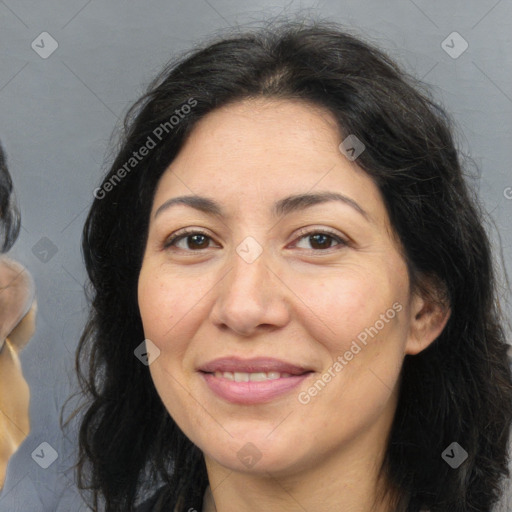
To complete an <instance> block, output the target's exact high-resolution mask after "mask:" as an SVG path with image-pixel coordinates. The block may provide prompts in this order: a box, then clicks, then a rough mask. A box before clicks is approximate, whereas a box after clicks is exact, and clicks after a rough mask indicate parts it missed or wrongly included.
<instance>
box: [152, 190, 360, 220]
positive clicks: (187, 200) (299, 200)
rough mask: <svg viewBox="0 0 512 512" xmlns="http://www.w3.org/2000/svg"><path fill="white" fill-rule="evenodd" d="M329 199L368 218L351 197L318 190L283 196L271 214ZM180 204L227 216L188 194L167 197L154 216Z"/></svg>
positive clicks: (206, 200)
mask: <svg viewBox="0 0 512 512" xmlns="http://www.w3.org/2000/svg"><path fill="white" fill-rule="evenodd" d="M331 201H338V202H341V203H344V204H346V205H348V206H350V207H351V208H353V209H354V210H355V211H356V212H358V213H359V214H361V215H362V216H363V217H364V218H365V219H366V220H370V216H369V215H368V213H367V212H366V211H365V210H364V209H363V208H361V206H359V204H357V203H356V202H355V201H354V200H353V199H351V198H350V197H347V196H345V195H343V194H338V193H337V192H318V193H307V194H295V195H292V196H288V197H285V198H283V199H280V200H279V201H277V202H276V203H275V204H274V206H273V208H272V214H273V215H274V216H276V217H279V216H284V215H288V214H290V213H292V212H296V211H302V210H305V209H307V208H310V207H312V206H316V205H319V204H323V203H328V202H331ZM178 204H182V205H185V206H189V207H191V208H194V209H196V210H199V211H201V212H203V213H206V214H209V215H213V216H215V217H227V215H226V214H225V213H224V210H223V209H222V206H221V205H220V204H219V203H217V202H216V201H214V200H213V199H210V198H208V197H203V196H197V195H189V196H179V197H173V198H171V199H168V200H167V201H165V203H163V204H162V205H160V206H159V207H158V209H157V210H156V212H155V215H154V218H156V217H157V216H158V215H159V214H160V213H162V212H163V211H164V210H168V209H169V208H171V207H172V206H174V205H178Z"/></svg>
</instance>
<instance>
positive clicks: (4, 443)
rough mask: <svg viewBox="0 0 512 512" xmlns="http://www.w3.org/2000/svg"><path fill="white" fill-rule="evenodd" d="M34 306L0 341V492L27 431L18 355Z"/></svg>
mask: <svg viewBox="0 0 512 512" xmlns="http://www.w3.org/2000/svg"><path fill="white" fill-rule="evenodd" d="M36 314H37V304H36V302H34V303H33V304H32V307H31V308H30V310H29V312H28V313H27V314H26V315H25V316H24V317H23V318H22V320H21V321H20V322H19V323H18V325H17V326H16V327H15V328H14V329H13V330H12V331H11V333H10V334H9V336H8V337H7V339H5V340H1V341H0V489H1V488H2V487H3V483H4V480H5V474H6V471H7V463H8V462H9V458H10V457H11V455H12V454H13V453H14V452H15V451H16V450H17V449H18V447H19V446H20V444H21V443H22V442H23V440H24V439H25V438H26V437H27V435H28V434H29V431H30V418H29V405H30V389H29V387H28V384H27V382H26V381H25V378H24V377H23V370H22V368H21V364H20V359H19V355H18V354H19V352H20V351H21V350H22V349H23V348H24V347H25V345H26V344H27V343H28V341H29V340H30V338H32V336H33V335H34V331H35V324H36Z"/></svg>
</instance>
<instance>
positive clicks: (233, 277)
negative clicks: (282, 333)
mask: <svg viewBox="0 0 512 512" xmlns="http://www.w3.org/2000/svg"><path fill="white" fill-rule="evenodd" d="M268 263H269V262H268V261H267V258H266V255H265V252H263V253H262V254H261V255H260V256H259V257H258V258H257V259H256V260H255V261H253V262H251V263H248V262H247V261H245V260H244V259H243V258H242V257H240V256H239V254H238V253H237V252H235V251H233V256H232V258H231V260H230V265H229V268H230V270H229V271H228V273H227V275H226V276H225V278H224V279H222V281H221V282H219V284H218V287H216V288H215V290H216V293H217V295H216V297H215V303H214V305H213V307H212V311H211V315H210V318H211V320H212V322H213V323H214V325H216V326H217V327H218V328H219V329H222V330H232V331H233V332H235V333H237V334H239V335H241V336H246V337H249V336H251V335H254V334H257V332H258V331H269V330H273V329H277V328H279V327H283V326H284V325H286V324H287V323H288V321H289V319H290V300H289V296H290V293H289V290H288V288H287V287H286V285H285V284H284V282H283V281H282V278H280V276H279V275H278V273H277V272H275V271H273V270H272V269H271V268H270V267H269V265H268Z"/></svg>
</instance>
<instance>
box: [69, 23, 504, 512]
mask: <svg viewBox="0 0 512 512" xmlns="http://www.w3.org/2000/svg"><path fill="white" fill-rule="evenodd" d="M258 97H265V98H276V99H285V100H286V99H293V100H302V101H305V102H307V103H309V104H314V105H318V106H321V107H323V108H326V109H327V110H328V111H330V112H331V113H332V114H333V115H334V117H335V118H336V120H337V122H338V125H339V130H340V134H341V135H342V136H343V137H345V136H347V135H348V134H354V135H355V136H357V138H358V139H360V140H361V141H362V142H363V143H364V144H365V146H366V150H365V151H364V152H363V153H362V154H361V155H360V156H359V158H358V160H357V163H358V164H359V166H360V167H361V168H362V169H363V170H364V171H365V172H366V173H367V174H368V175H369V176H370V177H371V178H372V179H373V181H374V182H375V184H376V185H377V186H378V188H379V189H380V191H381V193H382V197H383V199H384V202H385V206H386V208H387V212H388V214H389V217H390V220H391V223H392V226H393V228H394V232H395V235H396V236H397V238H398V239H399V240H400V242H401V245H402V246H403V251H404V258H405V260H406V262H407V265H408V268H409V272H410V281H411V284H412V286H413V288H416V289H418V288H420V289H422V290H423V291H424V292H426V291H428V290H430V293H432V294H433V295H434V296H437V298H438V300H441V301H445V303H447V304H449V306H450V308H451V316H450V318H449V321H448V323H447V325H446V327H445V329H444V330H443V332H442V334H441V335H440V336H439V337H438V338H437V339H436V340H435V341H434V342H433V343H432V344H431V345H430V346H429V347H428V348H427V349H426V350H424V351H422V352H421V353H419V354H417V355H414V356H409V355H408V356H406V357H405V360H404V363H403V366H402V369H401V377H400V378H401V384H400V391H399V402H398V407H397V410H396V415H395V418H394V423H393V425H392V430H391V433H390V437H389V442H388V445H387V451H386V455H385V460H384V463H383V465H382V468H381V474H385V475H386V476H387V478H388V481H389V482H391V484H392V486H393V487H394V488H395V489H396V490H397V494H396V498H395V499H394V501H393V503H395V504H396V510H399V511H409V512H412V511H414V512H417V510H418V509H419V504H424V505H426V506H427V507H430V509H431V511H432V512H435V511H443V512H470V511H474V512H476V511H478V512H483V511H488V510H491V506H492V505H493V504H494V503H495V502H496V501H497V500H498V498H499V496H500V492H501V485H502V480H503V479H504V478H505V477H506V476H508V470H507V461H508V456H507V445H508V440H509V435H510V426H511V423H512V377H511V370H510V366H509V360H508V358H507V347H508V345H507V342H506V339H505V330H504V321H505V320H504V319H503V318H502V317H501V313H500V310H499V306H498V290H497V280H496V277H495V270H494V269H495V264H494V262H493V259H492V254H491V250H490V244H489V241H488V236H487V234H486V232H485V229H484V222H485V217H484V214H483V212H482V209H481V207H480V206H479V203H478V201H477V199H476V197H475V194H474V193H473V192H472V191H471V189H470V187H469V185H468V184H467V183H466V178H465V173H464V172H463V165H462V163H461V160H462V158H461V155H460V154H459V151H458V150H457V149H456V144H455V142H454V131H455V130H454V122H453V121H452V120H451V118H450V117H449V116H448V114H447V113H446V112H445V110H444V109H443V107H441V106H439V105H438V104H437V103H436V102H435V101H434V100H433V99H432V94H431V93H430V92H429V91H428V88H427V87H426V86H425V85H424V84H423V83H422V82H421V81H419V80H417V79H414V78H413V77H412V76H410V75H409V74H407V73H405V72H404V71H403V70H401V69H400V68H399V67H398V66H397V64H396V63H394V62H393V61H392V60H391V59H390V58H389V57H388V56H387V55H386V54H385V53H383V52H382V51H380V50H379V49H377V48H375V47H374V46H373V45H372V44H370V43H367V42H364V41H363V40H361V38H360V37H356V36H354V35H351V34H350V33H348V32H347V31H345V29H342V28H341V27H340V26H339V25H337V24H333V23H328V22H323V21H312V22H307V23H304V22H302V23H301V22H298V23H297V22H279V23H277V24H276V23H274V24H270V26H266V27H264V28H262V29H257V30H248V31H242V32H236V33H234V34H233V33H229V34H227V35H226V34H223V35H222V36H221V37H217V38H216V39H215V40H214V41H209V42H208V43H206V44H204V45H203V46H202V47H200V48H196V49H194V50H193V51H191V52H189V53H188V54H186V55H185V56H183V57H182V58H181V59H180V60H178V61H175V62H173V63H172V64H170V65H168V66H167V67H166V68H165V69H164V70H163V72H162V73H161V74H160V76H158V78H157V79H156V80H154V82H153V83H151V85H150V86H149V89H148V91H147V93H146V94H145V95H144V96H143V97H142V98H141V99H140V100H139V101H137V103H136V104H135V105H134V106H133V107H132V108H131V109H130V111H129V112H128V114H127V116H126V119H125V124H124V130H123V133H122V140H121V143H120V146H119V150H118V152H117V156H116V158H115V161H114V162H113V164H112V166H111V168H110V170H109V172H108V174H107V175H106V176H105V177H104V180H103V182H102V185H101V187H99V188H98V189H97V193H95V195H96V199H95V200H94V202H93V204H92V207H91V210H90V212H89V215H88V217H87V220H86V223H85V227H84V231H83V241H82V243H83V254H84V258H85V264H86V267H87V272H88V276H89V280H90V283H89V290H88V291H89V299H90V301H91V310H90V317H89V320H88V323H87V326H86V328H85V330H84V332H83V334H82V337H81V339H80V343H79V348H78V351H77V371H78V376H79V380H80V382H81V384H82V389H83V392H84V393H85V396H86V400H85V402H84V404H85V405H83V407H84V409H83V410H82V414H81V423H80V429H79V447H80V450H79V460H78V464H77V468H78V482H79V487H80V488H81V489H82V491H83V492H84V493H85V494H87V495H88V496H89V497H90V496H91V494H92V498H90V501H91V502H92V503H93V505H92V506H93V507H94V510H98V509H99V506H100V504H101V506H102V507H104V509H105V510H106V511H107V512H113V511H119V512H127V511H131V510H133V507H134V505H135V503H136V501H137V500H138V499H139V498H140V495H141V492H142V489H145V486H146V483H147V482H153V485H156V484H155V482H160V483H163V484H164V487H165V489H166V490H165V493H166V494H165V499H164V501H165V506H166V507H167V508H165V510H179V511H181V510H185V505H184V504H185V503H190V502H191V501H192V500H194V499H197V498H198V497H200V496H202V494H203V492H204V491H205V488H206V486H207V484H208V478H207V473H206V467H205V464H204V459H203V455H202V453H201V451H200V450H199V449H198V447H197V446H195V445H194V444H193V443H192V442H191V441H190V440H189V439H188V438H187V437H186V436H185V435H184V433H183V432H182V431H181V430H180V429H179V428H178V426H177V425H176V424H175V422H174V421H173V419H172V418H171V417H170V416H169V414H168V412H167V411H166V409H165V407H164V405H163V404H162V401H161V399H160V398H159V396H158V394H157V392H156V390H155V387H154V385H153V382H152V380H151V377H150V373H149V371H148V368H147V367H146V366H144V365H142V364H140V362H139V361H138V360H137V358H135V357H134V354H133V352H134V349H135V348H136V347H137V346H138V345H139V344H140V343H141V341H142V340H143V339H144V333H143V328H142V323H141V317H140V314H139V308H138V303H137V281H138V276H139V271H140V268H141V262H142V257H143V252H144V249H145V244H146V238H147V232H148V222H149V213H150V210H151V207H152V201H153V196H154V193H155V189H156V187H157V184H158V181H159V179H160V177H161V176H162V173H163V172H164V171H165V169H166V168H167V167H168V166H169V164H170V163H171V162H172V161H173V159H174V158H175V157H176V155H177V154H178V152H179V151H180V148H181V147H182V146H183V143H184V141H185V139H186V138H187V136H189V135H190V133H191V132H192V131H193V129H194V126H195V124H196V123H197V121H198V120H200V119H202V118H203V117H204V116H205V115H207V114H208V113H210V112H212V111H213V110H215V109H217V108H219V107H221V106H224V105H226V104H228V103H233V102H236V101H239V100H243V99H247V98H258ZM191 100H193V101H194V105H195V106H194V107H193V108H191V109H188V110H187V111H188V113H187V114H186V115H183V116H182V117H180V120H179V122H178V123H176V124H175V125H173V126H170V124H169V119H170V118H171V116H172V115H175V114H176V112H184V111H185V109H184V108H182V107H183V105H185V104H187V103H188V104H192V101H191ZM164 123H167V128H168V130H167V131H168V133H166V135H165V137H162V140H161V141H159V142H158V143H157V144H156V147H154V148H153V149H152V150H151V151H150V152H149V154H148V155H147V156H145V157H144V158H143V159H141V160H140V161H138V163H137V164H136V167H134V168H133V169H129V170H128V171H127V167H126V165H125V164H126V162H128V161H129V160H130V158H132V157H133V155H134V152H136V151H138V150H139V148H141V147H142V146H143V145H144V144H145V143H146V141H147V140H148V137H150V136H152V134H153V138H154V130H155V129H156V127H159V126H160V127H161V126H163V124H164ZM123 166H124V169H125V171H126V172H124V173H123V172H120V169H122V168H123ZM290 179H293V177H290ZM100 191H101V192H100ZM433 283H434V284H433ZM453 441H457V442H458V443H459V444H460V445H461V446H462V447H463V448H464V449H465V450H466V451H467V453H468V458H467V460H466V461H465V462H464V463H463V464H462V465H461V466H460V467H459V468H458V469H457V470H454V469H452V468H451V467H450V466H449V465H448V464H447V463H446V462H445V461H444V460H443V459H442V457H441V454H442V452H443V451H444V450H445V449H446V448H447V447H448V446H449V445H450V444H451V443H452V442H453ZM172 507H176V508H172Z"/></svg>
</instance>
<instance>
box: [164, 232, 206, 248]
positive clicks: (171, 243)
mask: <svg viewBox="0 0 512 512" xmlns="http://www.w3.org/2000/svg"><path fill="white" fill-rule="evenodd" d="M211 240H212V239H211V237H209V236H208V235H206V234H205V233H202V232H201V231H186V232H183V231H182V232H181V233H178V234H176V235H173V236H171V237H170V238H169V239H168V240H167V241H166V243H165V246H164V247H165V248H169V247H177V248H178V249H182V250H184V251H199V250H201V249H207V248H208V247H209V244H210V241H211Z"/></svg>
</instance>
